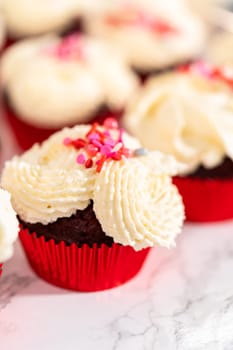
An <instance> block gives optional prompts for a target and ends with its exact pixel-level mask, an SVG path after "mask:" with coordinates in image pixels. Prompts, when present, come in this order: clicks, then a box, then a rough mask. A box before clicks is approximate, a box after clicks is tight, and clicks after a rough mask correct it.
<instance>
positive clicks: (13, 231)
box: [0, 189, 19, 263]
mask: <svg viewBox="0 0 233 350" xmlns="http://www.w3.org/2000/svg"><path fill="white" fill-rule="evenodd" d="M10 198H11V196H10V193H8V192H7V191H4V190H2V189H0V209H1V211H0V263H3V262H5V261H6V260H8V259H9V258H10V257H11V256H12V254H13V244H14V242H15V241H16V239H17V237H18V230H19V228H18V220H17V218H16V213H15V211H14V210H13V208H12V205H11V200H10Z"/></svg>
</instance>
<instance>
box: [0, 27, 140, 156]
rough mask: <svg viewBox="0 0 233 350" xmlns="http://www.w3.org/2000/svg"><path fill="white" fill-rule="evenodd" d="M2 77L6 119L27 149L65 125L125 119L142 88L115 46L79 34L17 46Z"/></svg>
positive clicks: (6, 57) (6, 60)
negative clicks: (131, 100)
mask: <svg viewBox="0 0 233 350" xmlns="http://www.w3.org/2000/svg"><path fill="white" fill-rule="evenodd" d="M1 78H2V79H1V80H2V90H3V95H4V98H3V107H4V111H5V115H6V117H7V119H8V121H9V123H10V124H11V126H12V128H13V130H14V133H15V136H16V139H17V140H18V143H19V145H20V146H21V148H23V149H28V148H30V147H31V146H32V144H33V143H34V142H36V141H38V142H40V141H42V140H44V139H46V138H47V137H48V136H49V135H50V134H52V133H53V132H54V131H56V130H58V129H61V128H63V127H65V126H73V125H75V124H76V123H80V122H82V123H83V122H88V121H90V120H93V119H95V118H96V117H99V118H101V117H102V118H103V116H105V117H106V116H110V115H111V116H120V114H121V112H122V110H123V109H124V107H125V104H126V103H127V101H128V99H129V98H131V96H132V95H133V94H134V92H135V90H136V89H137V87H138V80H137V78H136V76H135V75H134V73H133V72H132V71H131V70H130V69H129V68H128V67H127V65H126V64H125V63H124V62H123V61H122V59H121V58H120V57H118V56H117V55H116V54H115V53H114V50H112V48H111V47H109V46H108V45H107V44H104V43H102V42H101V41H99V40H95V39H92V38H89V37H87V36H83V35H79V34H73V35H70V36H67V37H65V38H60V37H57V36H44V37H40V38H38V39H29V40H25V41H22V42H20V43H17V44H15V45H13V46H11V47H10V48H9V49H8V50H7V51H6V52H5V54H4V55H3V58H2V61H1Z"/></svg>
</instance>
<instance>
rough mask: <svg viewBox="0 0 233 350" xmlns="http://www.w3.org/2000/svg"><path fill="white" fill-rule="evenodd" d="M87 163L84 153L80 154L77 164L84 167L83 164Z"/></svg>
mask: <svg viewBox="0 0 233 350" xmlns="http://www.w3.org/2000/svg"><path fill="white" fill-rule="evenodd" d="M85 162H86V157H85V155H84V154H83V153H80V154H79V155H78V156H77V163H78V164H81V165H83V164H85Z"/></svg>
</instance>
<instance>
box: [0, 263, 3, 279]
mask: <svg viewBox="0 0 233 350" xmlns="http://www.w3.org/2000/svg"><path fill="white" fill-rule="evenodd" d="M2 266H3V265H2V264H0V277H1V275H2Z"/></svg>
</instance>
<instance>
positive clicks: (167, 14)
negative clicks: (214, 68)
mask: <svg viewBox="0 0 233 350" xmlns="http://www.w3.org/2000/svg"><path fill="white" fill-rule="evenodd" d="M126 3H130V2H126V1H115V2H114V3H112V2H111V3H110V4H109V6H106V9H105V11H102V15H97V16H89V20H87V23H86V29H87V31H88V32H89V33H91V34H93V35H95V36H97V37H101V38H104V39H105V40H107V41H108V42H110V43H111V44H113V45H114V46H115V48H116V49H118V51H119V52H120V53H121V54H122V55H123V57H124V58H125V59H126V61H127V62H128V63H129V64H130V65H132V66H134V67H136V68H137V69H139V70H142V71H147V70H152V69H160V68H164V67H167V66H170V65H173V64H176V63H179V62H184V61H186V60H189V59H192V58H193V57H196V56H197V55H199V54H200V52H201V50H202V49H203V46H204V43H205V38H206V30H205V28H204V25H203V23H202V22H201V21H200V20H199V19H198V18H196V17H195V15H194V14H191V13H190V12H189V11H188V10H187V8H186V6H185V4H184V2H182V1H175V2H172V1H160V0H157V1H156V0H146V1H145V0H141V1H132V2H131V3H132V4H133V5H132V7H133V8H134V9H135V8H136V9H137V10H138V9H139V11H142V12H143V13H145V14H146V15H147V16H150V17H152V18H155V19H156V18H159V19H163V20H164V21H165V22H166V23H168V24H170V25H171V26H172V27H173V28H176V29H177V32H176V33H168V34H165V35H163V34H159V33H158V34H157V33H155V32H153V31H152V30H148V28H146V27H144V28H143V27H140V26H133V25H119V26H114V25H110V24H109V23H107V21H106V18H107V16H109V15H112V14H114V15H117V14H119V18H121V17H122V16H125V15H126V16H130V10H128V9H127V8H125V6H126Z"/></svg>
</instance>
